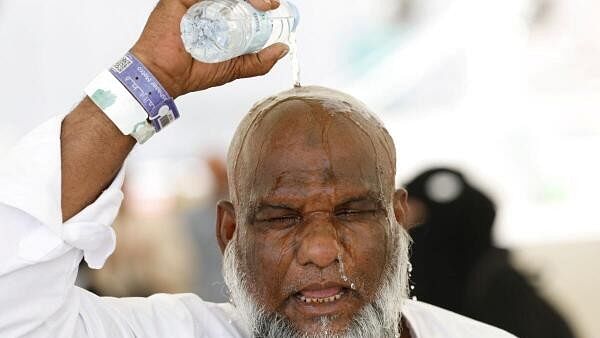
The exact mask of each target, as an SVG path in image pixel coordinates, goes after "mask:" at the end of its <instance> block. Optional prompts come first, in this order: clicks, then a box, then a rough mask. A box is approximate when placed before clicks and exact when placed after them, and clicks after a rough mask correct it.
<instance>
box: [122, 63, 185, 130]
mask: <svg viewBox="0 0 600 338" xmlns="http://www.w3.org/2000/svg"><path fill="white" fill-rule="evenodd" d="M110 72H111V74H112V75H114V76H115V77H116V78H117V79H118V80H119V81H120V82H121V83H122V84H123V86H125V88H127V90H128V91H129V92H130V93H131V95H133V97H135V99H136V100H137V101H138V102H139V103H140V104H141V105H142V107H144V110H146V112H147V113H148V119H149V120H150V123H152V126H153V127H154V130H156V132H159V131H160V130H161V129H163V128H164V127H166V126H167V125H168V124H169V123H171V122H173V121H175V120H176V119H178V118H179V111H177V107H176V106H175V101H173V98H172V97H171V96H170V95H169V93H167V91H166V90H165V89H164V88H163V86H161V85H160V82H158V80H157V79H156V78H155V77H154V75H152V73H150V71H149V70H148V69H146V67H145V66H144V65H143V64H142V63H141V62H140V60H138V59H137V58H136V57H135V56H133V54H131V53H127V54H125V56H123V58H122V59H121V60H119V61H118V62H117V63H115V64H114V65H113V66H112V67H111V69H110Z"/></svg>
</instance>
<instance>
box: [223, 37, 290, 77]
mask: <svg viewBox="0 0 600 338" xmlns="http://www.w3.org/2000/svg"><path fill="white" fill-rule="evenodd" d="M289 50H290V48H289V47H288V46H287V45H286V44H283V43H276V44H274V45H271V46H269V47H267V48H265V49H263V50H261V51H260V52H258V53H254V54H247V55H242V56H240V57H238V58H236V59H234V60H233V61H234V69H235V75H236V77H237V78H245V77H252V76H258V75H265V74H267V73H268V72H269V71H270V70H271V68H273V66H274V65H275V64H276V63H277V61H279V60H280V59H281V58H283V57H284V56H286V55H287V53H288V52H289Z"/></svg>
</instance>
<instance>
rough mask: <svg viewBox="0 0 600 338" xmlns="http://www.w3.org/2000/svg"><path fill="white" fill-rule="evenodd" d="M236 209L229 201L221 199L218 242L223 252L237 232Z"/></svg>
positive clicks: (218, 205)
mask: <svg viewBox="0 0 600 338" xmlns="http://www.w3.org/2000/svg"><path fill="white" fill-rule="evenodd" d="M235 228H236V222H235V209H234V208H233V204H231V202H229V201H219V203H217V242H219V248H221V253H223V252H225V248H226V247H227V244H228V243H229V241H230V240H231V239H232V238H233V234H234V233H235Z"/></svg>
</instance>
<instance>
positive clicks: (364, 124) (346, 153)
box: [228, 87, 396, 206]
mask: <svg viewBox="0 0 600 338" xmlns="http://www.w3.org/2000/svg"><path fill="white" fill-rule="evenodd" d="M289 156H292V157H296V158H298V157H302V158H303V159H305V160H306V161H303V162H304V163H299V165H303V166H304V167H305V168H304V171H306V174H307V176H308V175H311V173H310V172H311V169H315V170H322V172H318V173H316V172H314V170H312V174H315V176H320V177H322V178H324V179H325V178H326V176H328V172H329V174H332V173H333V171H332V170H333V169H334V167H339V166H336V163H343V162H346V163H348V161H350V162H356V163H357V164H358V166H356V167H353V168H349V169H350V170H355V171H356V173H355V175H354V176H356V175H360V174H361V171H362V173H365V171H366V170H367V168H366V167H368V166H371V167H374V168H375V171H373V174H375V176H374V177H372V178H373V179H375V180H376V181H377V182H378V185H379V188H380V190H381V191H380V192H381V196H379V197H381V198H386V197H388V196H390V195H391V193H392V189H393V186H394V176H395V162H396V160H395V148H394V143H393V141H392V138H391V137H390V135H389V134H388V132H387V130H386V129H385V128H384V126H383V124H382V123H381V121H379V119H378V118H377V117H376V116H375V115H374V114H373V113H372V112H371V111H370V110H369V109H368V108H367V107H366V106H365V105H364V104H363V103H362V102H360V101H358V100H357V99H355V98H353V97H352V96H350V95H347V94H344V93H341V92H339V91H335V90H332V89H328V88H324V87H302V88H294V89H292V90H289V91H286V92H282V93H280V94H277V95H275V96H271V97H268V98H266V99H264V100H262V101H260V102H258V103H257V104H256V105H255V106H254V107H253V108H252V109H251V111H250V112H249V113H248V114H247V115H246V117H245V118H244V119H243V120H242V122H241V123H240V125H239V126H238V129H237V130H236V133H235V135H234V137H233V140H232V142H231V145H230V148H229V153H228V173H229V188H230V192H231V199H232V202H233V203H234V205H236V206H241V204H244V203H246V202H250V201H252V200H253V199H254V198H255V197H256V195H260V193H259V192H258V191H253V190H255V189H256V188H260V187H257V185H256V183H257V182H256V178H257V177H258V175H257V174H258V173H257V170H261V171H264V170H266V171H268V173H267V174H268V175H275V176H277V174H278V172H277V171H278V170H280V169H281V170H285V169H286V168H282V166H281V165H279V164H281V163H279V162H281V161H285V158H286V157H289ZM325 162H327V163H325ZM265 164H268V165H265ZM288 169H289V168H288ZM297 169H300V168H297ZM336 169H337V168H336ZM368 171H371V170H368ZM349 174H350V176H348V177H352V174H351V173H349ZM357 179H358V177H357ZM263 188H264V187H263ZM267 188H268V187H267Z"/></svg>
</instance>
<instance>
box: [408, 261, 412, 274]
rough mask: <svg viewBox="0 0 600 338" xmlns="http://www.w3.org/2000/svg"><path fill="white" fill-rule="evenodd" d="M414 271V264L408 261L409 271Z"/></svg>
mask: <svg viewBox="0 0 600 338" xmlns="http://www.w3.org/2000/svg"><path fill="white" fill-rule="evenodd" d="M412 271H413V266H412V264H411V263H410V262H409V263H408V272H412Z"/></svg>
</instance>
